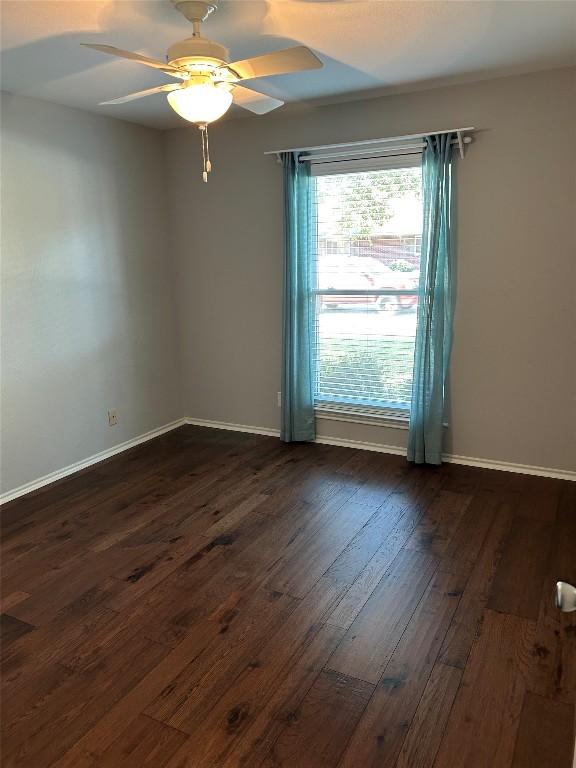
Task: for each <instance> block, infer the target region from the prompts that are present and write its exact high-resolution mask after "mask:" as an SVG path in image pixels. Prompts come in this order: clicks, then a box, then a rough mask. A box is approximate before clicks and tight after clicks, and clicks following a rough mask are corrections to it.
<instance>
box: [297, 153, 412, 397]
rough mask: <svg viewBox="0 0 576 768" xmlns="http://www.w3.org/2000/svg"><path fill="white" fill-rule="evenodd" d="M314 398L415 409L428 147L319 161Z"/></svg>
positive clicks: (315, 164)
mask: <svg viewBox="0 0 576 768" xmlns="http://www.w3.org/2000/svg"><path fill="white" fill-rule="evenodd" d="M312 173H313V176H314V185H315V199H316V207H315V209H316V254H315V274H316V289H315V290H314V296H313V302H314V311H315V331H316V334H315V338H316V360H317V370H316V384H315V400H316V403H317V405H318V406H326V405H333V406H342V405H350V406H354V407H355V408H358V407H360V408H362V407H364V408H366V409H370V410H373V409H386V410H390V409H392V410H395V409H398V410H401V411H408V410H409V407H410V396H411V388H412V369H413V357H414V337H415V332H416V306H417V301H418V292H417V290H418V281H419V272H420V242H421V234H422V203H421V186H422V178H421V155H420V154H406V155H404V156H394V157H388V158H382V157H380V158H372V159H371V158H355V159H350V160H339V161H334V160H329V159H328V158H326V159H321V160H319V161H313V162H312Z"/></svg>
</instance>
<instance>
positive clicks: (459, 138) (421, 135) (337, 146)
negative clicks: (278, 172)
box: [264, 126, 475, 157]
mask: <svg viewBox="0 0 576 768" xmlns="http://www.w3.org/2000/svg"><path fill="white" fill-rule="evenodd" d="M474 130H475V128H474V126H468V127H467V128H451V129H450V130H446V131H429V132H428V133H407V134H405V135H404V136H388V137H386V138H383V139H364V140H363V141H345V142H342V143H340V144H319V145H317V146H315V147H288V148H286V149H268V150H267V151H266V152H264V154H265V155H276V157H279V156H280V155H281V154H282V153H283V152H312V151H314V150H322V149H342V148H343V147H361V146H366V145H369V144H386V143H388V142H394V141H398V142H400V141H410V140H412V139H425V138H426V136H430V135H432V134H445V133H455V134H456V140H457V142H458V146H459V148H460V157H464V144H465V143H466V144H468V143H469V142H470V141H471V139H470V137H469V136H467V137H465V136H464V135H463V134H465V133H471V132H472V131H474ZM466 139H468V141H465V140H466Z"/></svg>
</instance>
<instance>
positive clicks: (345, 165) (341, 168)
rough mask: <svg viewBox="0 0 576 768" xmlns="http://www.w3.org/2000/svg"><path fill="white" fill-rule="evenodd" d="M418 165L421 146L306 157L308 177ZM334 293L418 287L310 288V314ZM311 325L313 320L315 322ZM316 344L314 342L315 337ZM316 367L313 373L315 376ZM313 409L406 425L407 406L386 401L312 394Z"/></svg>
mask: <svg viewBox="0 0 576 768" xmlns="http://www.w3.org/2000/svg"><path fill="white" fill-rule="evenodd" d="M421 166H422V150H417V151H415V150H414V149H407V150H405V151H402V150H398V149H395V151H394V154H393V155H386V156H378V157H347V158H345V159H333V158H328V157H326V158H323V157H322V156H321V155H319V156H317V157H314V158H312V159H311V160H310V175H311V176H312V177H318V176H329V175H343V174H346V173H361V172H363V171H383V170H389V169H390V170H391V169H395V168H416V167H421ZM331 294H332V295H337V296H419V295H420V291H419V290H393V289H380V290H370V289H365V290H362V289H345V288H332V289H330V288H328V289H324V290H322V289H320V288H318V287H315V288H313V289H312V290H311V291H310V299H311V302H312V305H313V307H314V310H313V312H314V318H315V319H316V317H317V310H316V307H317V305H318V297H319V296H326V295H331ZM314 325H315V328H316V327H317V324H316V322H315V324H314ZM315 346H316V348H317V347H318V342H317V341H315ZM317 373H318V371H317V369H316V371H315V376H317ZM314 413H315V415H316V417H317V418H321V419H326V420H330V421H344V422H352V423H355V424H365V425H368V426H387V427H391V428H393V429H406V430H407V429H408V427H409V421H410V407H407V408H394V407H391V406H389V405H382V406H375V405H363V404H360V403H349V402H348V403H347V402H344V401H342V402H338V401H337V400H321V399H317V398H316V396H315V397H314Z"/></svg>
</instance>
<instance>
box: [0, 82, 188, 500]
mask: <svg viewBox="0 0 576 768" xmlns="http://www.w3.org/2000/svg"><path fill="white" fill-rule="evenodd" d="M164 174H165V162H164V147H163V140H162V135H161V134H160V133H158V132H156V131H153V130H150V129H147V128H141V127H137V126H134V125H129V124H128V123H122V122H120V121H118V120H110V119H107V118H102V117H98V116H96V115H90V114H88V113H84V112H79V111H77V110H73V109H68V108H66V107H60V106H56V105H51V104H47V103H44V102H40V101H36V100H33V99H26V98H22V97H14V96H11V95H8V94H5V95H4V96H3V98H2V358H1V362H2V425H1V426H2V447H3V451H2V472H1V475H2V489H3V490H4V491H8V490H10V489H13V488H15V487H17V486H20V485H21V484H24V483H28V482H31V481H34V480H36V479H37V478H39V477H41V476H43V475H46V474H48V473H50V472H52V471H55V470H59V469H62V468H63V467H66V466H68V465H70V464H71V463H73V462H76V461H80V460H84V459H86V458H87V457H89V456H91V455H93V454H95V453H97V452H99V451H102V450H105V449H107V448H110V447H112V446H114V445H116V444H118V443H121V442H123V441H124V440H127V439H130V438H133V437H135V436H137V435H140V434H142V433H144V432H146V431H147V430H150V429H153V428H156V427H159V426H161V425H164V424H166V423H167V422H170V421H172V420H173V419H176V418H178V417H179V416H181V414H182V405H181V402H180V395H179V377H178V376H177V367H176V366H177V360H176V347H177V344H176V339H177V334H176V325H175V309H174V301H173V295H172V289H173V281H172V275H171V266H170V256H171V254H170V247H169V245H168V228H167V216H166V214H167V211H166V204H165V199H164V192H165V187H166V185H165V175H164ZM110 407H115V408H117V409H118V415H119V423H118V424H117V426H115V427H109V426H108V422H107V416H106V412H107V409H108V408H110Z"/></svg>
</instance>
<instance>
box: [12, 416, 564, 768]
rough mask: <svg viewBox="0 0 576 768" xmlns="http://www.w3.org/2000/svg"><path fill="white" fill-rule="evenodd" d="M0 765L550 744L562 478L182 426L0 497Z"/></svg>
mask: <svg viewBox="0 0 576 768" xmlns="http://www.w3.org/2000/svg"><path fill="white" fill-rule="evenodd" d="M0 514H1V520H2V528H3V536H2V584H3V589H2V601H1V611H2V615H1V622H2V624H1V626H2V657H3V661H2V715H3V717H2V719H3V726H2V765H3V766H4V768H12V767H16V766H19V767H22V768H23V767H30V768H48V767H49V766H52V767H53V768H115V767H116V766H119V767H120V766H121V767H122V768H131V767H132V766H134V768H141V767H142V768H143V767H144V766H146V767H147V768H460V767H461V768H548V767H550V768H552V767H554V768H570V766H571V764H572V747H573V743H574V714H575V712H574V707H575V697H576V613H573V614H562V613H560V612H559V611H558V610H557V609H556V608H555V607H554V605H553V592H554V583H555V581H556V580H557V579H563V580H566V581H570V582H572V583H576V484H574V483H568V482H560V481H555V480H544V479H540V478H533V477H526V476H520V475H514V474H509V473H503V472H490V471H485V470H479V469H470V468H465V467H456V466H454V465H446V466H443V467H441V468H416V467H411V466H409V465H408V464H407V463H406V462H405V460H404V459H402V458H399V457H393V456H386V455H382V454H376V453H368V452H362V451H354V450H350V449H343V448H335V447H330V446H321V445H283V444H282V443H280V441H278V440H276V439H273V438H265V437H257V436H252V435H245V434H240V433H231V432H222V431H218V430H208V429H203V428H198V427H183V428H181V429H179V430H177V431H174V432H172V433H170V434H167V435H164V436H162V437H160V438H158V439H156V440H154V441H151V442H149V443H147V444H145V445H143V446H139V447H138V448H135V449H133V450H131V451H129V452H126V453H124V454H121V455H119V456H117V457H115V458H113V459H111V460H109V461H107V462H104V463H101V464H98V465H96V466H94V467H93V468H90V469H89V470H86V471H84V472H82V473H80V474H77V475H74V476H72V477H70V478H68V479H66V480H63V481H61V482H59V483H55V484H53V485H52V486H49V487H47V488H45V489H42V490H41V491H38V492H37V493H34V494H31V495H29V496H27V497H24V498H22V499H19V500H16V501H14V502H11V503H9V504H7V505H5V506H4V508H3V509H2V511H1V513H0Z"/></svg>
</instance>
